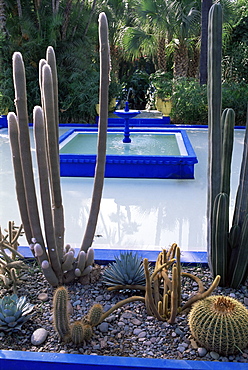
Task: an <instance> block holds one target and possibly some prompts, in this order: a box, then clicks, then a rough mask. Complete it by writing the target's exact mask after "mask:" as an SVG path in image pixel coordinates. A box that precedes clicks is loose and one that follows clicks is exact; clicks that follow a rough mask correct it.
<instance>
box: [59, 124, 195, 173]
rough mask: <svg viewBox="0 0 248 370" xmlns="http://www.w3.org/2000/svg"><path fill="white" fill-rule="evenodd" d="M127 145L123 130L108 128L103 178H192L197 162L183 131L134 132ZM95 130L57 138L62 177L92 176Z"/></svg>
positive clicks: (76, 131)
mask: <svg viewBox="0 0 248 370" xmlns="http://www.w3.org/2000/svg"><path fill="white" fill-rule="evenodd" d="M130 137H131V140H132V142H131V143H130V144H124V143H122V138H123V130H122V129H108V140H107V155H106V169H105V177H115V178H161V179H193V178H194V165H195V164H196V163H197V162H198V160H197V158H196V155H195V152H194V150H193V148H192V145H191V143H190V141H189V138H188V136H187V133H186V132H185V131H183V130H176V129H175V130H168V129H163V130H149V129H143V130H139V129H136V130H135V129H134V130H132V132H131V135H130ZM96 143H97V130H96V129H83V130H82V129H71V130H69V131H68V132H66V133H65V134H64V135H62V136H61V138H60V170H61V176H69V177H74V176H76V177H93V176H94V172H95V164H96V154H95V153H96Z"/></svg>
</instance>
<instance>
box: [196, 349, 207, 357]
mask: <svg viewBox="0 0 248 370" xmlns="http://www.w3.org/2000/svg"><path fill="white" fill-rule="evenodd" d="M197 352H198V355H199V356H200V357H204V356H206V354H207V350H206V348H203V347H199V348H198V349H197Z"/></svg>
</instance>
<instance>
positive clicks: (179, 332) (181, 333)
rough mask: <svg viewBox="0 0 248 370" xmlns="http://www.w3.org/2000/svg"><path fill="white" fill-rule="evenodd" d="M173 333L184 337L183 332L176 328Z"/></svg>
mask: <svg viewBox="0 0 248 370" xmlns="http://www.w3.org/2000/svg"><path fill="white" fill-rule="evenodd" d="M175 333H176V334H177V335H184V332H183V331H182V330H181V329H180V328H176V329H175Z"/></svg>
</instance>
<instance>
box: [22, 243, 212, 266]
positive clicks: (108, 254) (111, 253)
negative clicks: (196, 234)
mask: <svg viewBox="0 0 248 370" xmlns="http://www.w3.org/2000/svg"><path fill="white" fill-rule="evenodd" d="M74 249H75V253H76V254H78V252H79V248H74ZM94 250H95V262H96V263H98V264H99V265H106V264H108V263H109V262H112V261H114V260H115V257H116V256H118V255H119V254H120V252H123V251H126V249H124V250H123V249H97V248H94ZM18 251H19V252H20V253H21V254H22V255H23V256H24V257H25V258H33V254H32V252H31V251H30V249H29V247H28V246H19V247H18ZM128 251H131V250H128ZM132 252H134V253H137V254H138V255H139V256H141V257H142V258H147V259H148V260H149V261H150V262H156V259H157V257H158V253H159V252H160V250H146V249H144V250H141V249H139V250H137V249H135V250H132ZM181 263H182V264H185V265H197V264H199V265H207V263H208V261H207V252H204V251H203V252H195V251H183V250H181Z"/></svg>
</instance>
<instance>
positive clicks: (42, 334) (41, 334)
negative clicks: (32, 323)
mask: <svg viewBox="0 0 248 370" xmlns="http://www.w3.org/2000/svg"><path fill="white" fill-rule="evenodd" d="M47 336H48V331H47V330H46V329H44V328H39V329H36V330H35V331H34V332H33V334H32V336H31V343H32V344H33V345H34V346H39V345H40V344H42V343H44V342H45V340H46V338H47Z"/></svg>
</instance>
